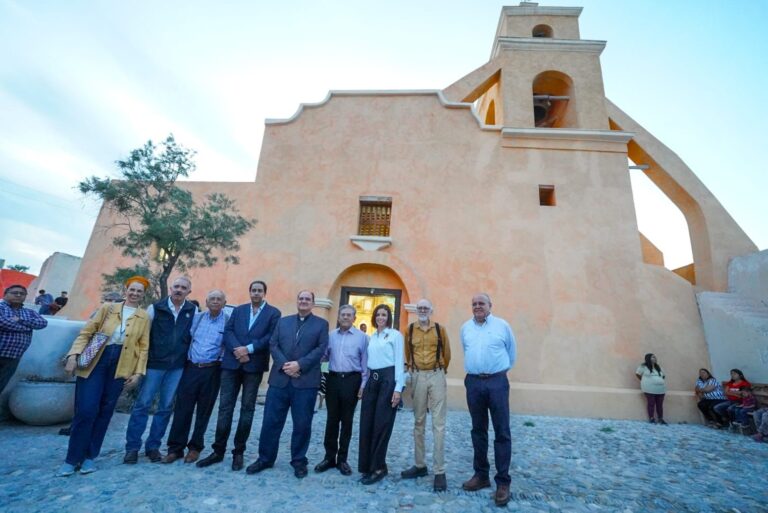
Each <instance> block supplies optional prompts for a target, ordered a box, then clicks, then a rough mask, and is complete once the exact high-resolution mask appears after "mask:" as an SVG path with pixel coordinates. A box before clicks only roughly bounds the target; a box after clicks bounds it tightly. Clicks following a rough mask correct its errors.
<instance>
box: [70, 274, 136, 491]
mask: <svg viewBox="0 0 768 513" xmlns="http://www.w3.org/2000/svg"><path fill="white" fill-rule="evenodd" d="M148 286H149V282H148V281H147V280H146V278H143V277H141V276H134V277H132V278H129V279H128V280H126V282H125V302H124V303H106V304H104V305H103V306H102V307H101V308H100V309H99V310H98V311H97V312H96V315H94V316H93V318H92V319H91V320H89V321H88V323H87V324H86V325H85V327H84V328H83V330H82V331H81V332H80V335H79V336H78V337H77V339H75V341H74V343H73V344H72V348H71V349H70V350H69V353H67V363H66V366H65V369H66V370H67V371H68V372H74V373H75V374H76V375H77V388H76V392H75V418H74V419H73V421H72V433H71V434H70V436H69V449H68V450H67V458H66V460H65V463H64V464H63V465H62V466H61V468H60V469H59V471H58V472H57V474H56V475H57V476H61V477H65V476H71V475H72V474H74V473H75V470H76V469H77V468H78V467H79V468H80V473H81V474H89V473H91V472H94V471H96V466H95V465H94V462H93V460H94V459H95V458H96V457H97V456H98V455H99V451H101V444H102V443H103V442H104V436H105V435H106V434H107V428H108V427H109V421H110V420H111V419H112V413H113V412H114V411H115V405H116V404H117V399H118V398H119V397H120V393H121V392H122V390H123V386H125V387H132V386H135V385H136V384H137V383H138V382H139V380H140V379H141V376H142V375H143V374H144V373H145V372H146V369H147V352H148V350H149V326H150V324H151V323H150V320H149V316H148V315H147V312H146V311H144V310H142V309H141V308H140V307H139V305H141V301H142V299H144V291H145V290H146V288H147V287H148ZM97 332H101V333H104V334H106V335H109V336H110V338H109V340H108V341H107V343H106V344H105V345H104V346H103V347H102V348H101V350H100V351H99V353H98V354H97V355H96V357H95V358H94V359H93V361H92V362H91V363H90V365H89V366H88V367H87V368H84V369H78V368H77V356H78V355H79V354H80V353H82V352H83V350H84V349H85V347H86V346H87V345H88V342H89V341H90V340H91V337H92V336H93V334H94V333H97Z"/></svg>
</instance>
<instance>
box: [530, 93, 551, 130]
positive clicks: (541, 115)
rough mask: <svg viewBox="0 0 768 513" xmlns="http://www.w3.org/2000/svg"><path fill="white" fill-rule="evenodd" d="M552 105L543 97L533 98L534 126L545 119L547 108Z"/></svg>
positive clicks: (547, 112)
mask: <svg viewBox="0 0 768 513" xmlns="http://www.w3.org/2000/svg"><path fill="white" fill-rule="evenodd" d="M551 107H552V102H550V101H549V100H547V99H543V98H534V99H533V122H534V123H535V125H536V126H540V125H541V124H542V123H544V122H545V121H546V119H547V115H548V114H549V109H550V108H551Z"/></svg>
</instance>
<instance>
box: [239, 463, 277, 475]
mask: <svg viewBox="0 0 768 513" xmlns="http://www.w3.org/2000/svg"><path fill="white" fill-rule="evenodd" d="M271 466H272V465H267V464H266V463H265V462H263V461H261V460H256V461H255V462H254V463H251V464H250V465H248V467H246V469H245V473H246V474H258V473H259V472H261V471H262V470H266V469H268V468H270V467H271Z"/></svg>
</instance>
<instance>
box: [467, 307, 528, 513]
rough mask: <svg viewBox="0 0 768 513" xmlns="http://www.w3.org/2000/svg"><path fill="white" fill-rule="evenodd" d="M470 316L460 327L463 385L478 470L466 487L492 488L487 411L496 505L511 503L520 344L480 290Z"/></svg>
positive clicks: (475, 466)
mask: <svg viewBox="0 0 768 513" xmlns="http://www.w3.org/2000/svg"><path fill="white" fill-rule="evenodd" d="M472 314H473V317H472V319H470V320H468V321H467V322H465V323H464V325H463V326H462V327H461V346H462V347H463V349H464V369H465V370H466V372H467V375H466V377H465V378H464V386H465V387H466V389H467V406H468V408H469V414H470V416H471V417H472V448H473V449H474V453H475V454H474V461H473V463H472V466H473V468H474V470H475V473H474V475H473V476H472V478H471V479H470V480H469V481H466V482H465V483H464V484H463V485H462V487H463V488H464V489H465V490H467V491H470V492H476V491H478V490H482V489H483V488H489V487H490V486H491V482H490V480H489V472H490V464H489V463H488V413H489V412H490V415H491V422H492V423H493V433H494V441H493V452H494V456H495V463H496V476H495V478H494V480H495V481H496V493H495V494H494V502H495V503H496V505H497V506H506V504H507V503H508V502H509V484H510V482H511V478H510V477H509V464H510V461H511V459H512V437H511V435H510V430H509V380H508V379H507V372H508V371H509V369H511V368H512V366H513V365H515V359H516V356H517V345H516V343H515V335H514V334H513V333H512V328H510V327H509V324H508V323H507V321H505V320H504V319H501V318H500V317H495V316H493V315H491V298H490V296H489V295H488V294H485V293H479V294H475V296H474V297H472Z"/></svg>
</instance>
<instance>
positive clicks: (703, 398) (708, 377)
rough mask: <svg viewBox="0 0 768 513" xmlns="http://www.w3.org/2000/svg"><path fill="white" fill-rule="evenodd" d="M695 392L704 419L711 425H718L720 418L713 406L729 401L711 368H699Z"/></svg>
mask: <svg viewBox="0 0 768 513" xmlns="http://www.w3.org/2000/svg"><path fill="white" fill-rule="evenodd" d="M695 393H696V398H697V399H698V403H696V406H698V408H699V410H700V411H701V414H702V415H704V419H705V420H706V421H707V423H708V424H710V425H717V423H718V419H717V415H716V414H715V412H714V411H713V408H714V407H715V406H717V405H718V404H720V403H727V402H728V399H726V398H725V393H724V392H723V386H722V385H721V384H720V382H719V381H718V380H717V379H715V377H714V376H712V374H711V373H710V372H709V370H707V369H699V379H697V380H696V388H695Z"/></svg>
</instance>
